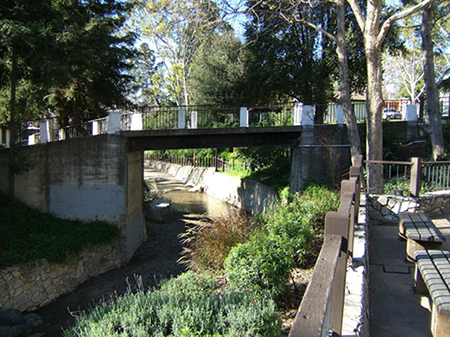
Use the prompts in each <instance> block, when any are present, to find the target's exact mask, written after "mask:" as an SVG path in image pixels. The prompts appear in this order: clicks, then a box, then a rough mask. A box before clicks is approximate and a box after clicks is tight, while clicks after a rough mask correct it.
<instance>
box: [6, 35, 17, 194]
mask: <svg viewBox="0 0 450 337" xmlns="http://www.w3.org/2000/svg"><path fill="white" fill-rule="evenodd" d="M16 82H17V46H16V43H15V42H13V46H12V71H11V128H10V132H11V134H10V135H11V138H10V146H9V170H8V172H9V192H10V194H11V195H12V196H14V190H15V182H14V174H15V171H16V170H15V153H14V150H15V145H16Z"/></svg>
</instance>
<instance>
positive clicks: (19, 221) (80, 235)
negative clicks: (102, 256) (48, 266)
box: [0, 195, 119, 268]
mask: <svg viewBox="0 0 450 337" xmlns="http://www.w3.org/2000/svg"><path fill="white" fill-rule="evenodd" d="M0 213H1V214H2V217H1V219H0V268H4V267H7V266H10V265H14V264H23V263H27V262H32V261H36V260H39V259H46V260H48V261H49V262H54V263H62V262H65V261H66V260H67V258H69V257H71V256H75V255H77V254H79V253H80V252H81V251H82V250H83V249H84V248H86V247H87V246H88V245H89V244H94V245H96V244H102V243H106V242H110V241H111V240H112V239H113V238H116V237H118V235H119V229H118V228H117V227H116V226H113V225H110V224H108V223H106V222H102V221H94V222H89V223H85V222H82V221H78V220H65V219H60V218H57V217H55V216H53V215H51V214H48V213H43V212H40V211H38V210H36V209H34V208H32V207H28V206H26V205H24V204H22V203H20V202H18V201H17V200H14V199H13V198H11V197H9V196H7V195H0Z"/></svg>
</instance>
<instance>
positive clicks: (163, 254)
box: [33, 211, 185, 337]
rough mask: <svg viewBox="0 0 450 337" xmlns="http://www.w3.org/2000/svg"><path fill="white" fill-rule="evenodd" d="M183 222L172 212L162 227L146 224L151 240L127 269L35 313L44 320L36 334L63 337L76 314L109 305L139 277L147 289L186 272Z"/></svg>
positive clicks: (94, 281)
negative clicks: (181, 237)
mask: <svg viewBox="0 0 450 337" xmlns="http://www.w3.org/2000/svg"><path fill="white" fill-rule="evenodd" d="M182 218H183V214H181V213H179V212H176V211H171V212H170V213H168V214H166V215H164V223H163V224H147V235H148V239H147V241H146V242H145V243H144V244H143V245H142V246H141V247H140V248H139V249H138V251H137V252H136V253H135V255H134V256H133V258H132V259H131V261H130V262H129V263H128V264H127V265H126V266H124V267H122V268H119V269H115V270H112V271H109V272H107V273H104V274H102V275H100V276H98V277H95V278H92V279H89V280H88V281H86V282H85V283H83V284H81V285H80V286H79V287H78V288H77V289H76V290H75V291H73V292H71V293H69V294H66V295H63V296H61V297H59V298H58V299H56V300H55V301H54V302H52V303H50V304H49V305H47V306H45V307H43V308H40V309H39V310H37V311H35V312H36V313H37V314H39V315H40V316H41V317H42V318H43V323H42V324H41V325H40V326H38V327H37V328H36V329H35V330H34V331H33V333H45V335H46V336H48V337H56V336H61V335H62V329H64V328H67V327H68V326H69V325H71V324H73V323H74V322H75V316H76V315H77V314H79V313H80V312H82V311H86V310H88V309H89V308H90V307H92V306H95V304H97V303H99V302H101V301H108V300H109V299H110V298H111V295H112V294H123V293H125V292H126V291H127V290H128V289H129V286H128V284H127V280H128V283H129V284H130V285H131V287H132V288H133V287H134V286H135V285H136V282H135V276H136V275H138V276H141V277H142V281H143V284H144V287H145V289H147V288H149V287H153V286H155V285H156V284H157V283H158V281H159V280H161V279H162V278H169V277H170V276H173V275H178V274H180V273H181V272H183V271H184V268H183V266H182V265H180V264H178V263H177V260H178V259H179V258H180V253H181V250H182V245H181V243H180V240H179V239H178V234H180V233H182V232H184V229H185V223H184V221H183V220H182Z"/></svg>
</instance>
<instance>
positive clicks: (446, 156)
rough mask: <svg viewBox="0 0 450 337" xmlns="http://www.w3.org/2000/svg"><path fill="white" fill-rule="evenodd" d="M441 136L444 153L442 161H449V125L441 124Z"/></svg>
mask: <svg viewBox="0 0 450 337" xmlns="http://www.w3.org/2000/svg"><path fill="white" fill-rule="evenodd" d="M442 134H443V136H444V144H445V146H444V148H445V153H444V157H443V158H442V159H443V160H449V159H450V152H449V151H450V150H449V149H450V123H443V124H442Z"/></svg>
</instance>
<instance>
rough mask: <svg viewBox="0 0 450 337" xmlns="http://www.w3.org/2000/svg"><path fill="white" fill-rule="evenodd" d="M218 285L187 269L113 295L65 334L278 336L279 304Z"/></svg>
mask: <svg viewBox="0 0 450 337" xmlns="http://www.w3.org/2000/svg"><path fill="white" fill-rule="evenodd" d="M220 290H221V291H218V289H216V287H215V282H214V280H213V279H212V278H211V277H210V276H208V275H206V274H196V273H194V272H192V271H188V272H186V273H184V274H182V275H180V276H179V277H177V278H173V279H171V280H168V281H166V282H164V283H163V284H162V285H161V287H160V289H156V290H154V291H147V292H144V291H143V290H142V286H141V287H140V291H138V292H137V293H136V294H132V293H129V294H128V295H127V296H123V297H119V298H116V299H114V301H113V302H112V303H110V304H104V305H102V306H98V307H96V308H95V309H94V310H93V311H92V312H91V313H89V314H83V315H81V316H79V317H77V319H76V324H75V326H74V327H71V328H69V329H67V330H65V331H64V336H65V337H69V336H71V337H81V336H89V337H91V336H92V337H96V336H99V337H100V336H101V337H107V336H118V335H124V336H237V335H239V336H277V335H279V334H280V327H281V322H280V317H279V315H278V314H277V313H276V311H275V304H274V302H273V301H272V300H271V299H270V298H267V297H255V296H253V295H252V294H246V293H244V292H242V291H227V290H225V289H220Z"/></svg>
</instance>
